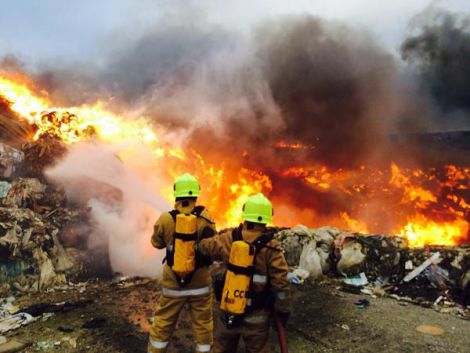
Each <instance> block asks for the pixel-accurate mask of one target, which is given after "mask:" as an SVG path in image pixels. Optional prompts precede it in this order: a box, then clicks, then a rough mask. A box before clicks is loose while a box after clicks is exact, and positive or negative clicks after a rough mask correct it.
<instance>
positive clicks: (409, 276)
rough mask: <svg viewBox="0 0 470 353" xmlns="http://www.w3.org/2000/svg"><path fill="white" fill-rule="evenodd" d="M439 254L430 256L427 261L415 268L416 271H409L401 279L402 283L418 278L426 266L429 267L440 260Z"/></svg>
mask: <svg viewBox="0 0 470 353" xmlns="http://www.w3.org/2000/svg"><path fill="white" fill-rule="evenodd" d="M440 256H441V254H440V253H439V252H435V253H434V254H432V256H431V257H430V258H429V259H427V260H426V261H424V262H423V263H422V264H421V265H419V266H418V267H416V269H414V270H413V271H411V272H410V273H408V274H407V275H406V276H405V278H403V281H404V282H409V281H411V280H412V279H413V278H415V277H416V276H418V275H419V274H420V273H421V272H423V271H424V269H425V268H426V267H428V266H430V265H431V264H432V263H436V262H437V260H438V259H439V258H440Z"/></svg>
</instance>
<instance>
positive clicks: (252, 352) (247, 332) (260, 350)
mask: <svg viewBox="0 0 470 353" xmlns="http://www.w3.org/2000/svg"><path fill="white" fill-rule="evenodd" d="M240 338H242V339H243V341H244V343H245V352H246V353H269V352H270V347H269V342H268V339H269V321H267V322H265V323H260V324H248V323H244V324H242V325H241V326H240V327H237V328H232V329H227V328H226V327H225V326H224V324H223V323H222V322H221V320H217V324H216V334H215V342H214V353H236V352H237V348H238V342H239V340H240Z"/></svg>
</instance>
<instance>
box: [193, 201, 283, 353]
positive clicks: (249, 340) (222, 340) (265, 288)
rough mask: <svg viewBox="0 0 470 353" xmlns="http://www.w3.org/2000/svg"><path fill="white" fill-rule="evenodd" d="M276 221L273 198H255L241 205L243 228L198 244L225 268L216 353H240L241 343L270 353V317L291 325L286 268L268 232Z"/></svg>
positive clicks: (219, 291)
mask: <svg viewBox="0 0 470 353" xmlns="http://www.w3.org/2000/svg"><path fill="white" fill-rule="evenodd" d="M272 216H273V207H272V204H271V202H270V201H269V199H268V198H266V197H265V196H264V195H263V194H261V193H259V194H256V195H252V196H250V197H249V198H248V200H247V201H246V203H245V204H244V206H243V215H242V219H243V224H241V225H240V226H239V227H238V228H235V229H234V230H233V231H232V230H228V231H225V232H222V233H220V234H219V235H217V236H215V237H212V238H208V239H203V240H201V241H200V242H199V251H200V252H201V253H203V254H205V255H209V256H213V257H214V259H217V260H221V261H223V262H224V263H225V264H226V271H225V274H224V276H223V279H221V280H220V281H219V285H217V284H216V297H217V299H218V300H219V301H220V305H219V306H220V311H219V314H218V315H217V316H218V318H216V335H215V342H214V353H235V352H237V347H238V342H239V340H240V338H242V339H243V340H244V343H245V347H246V348H245V349H246V352H247V353H266V352H269V344H268V335H269V323H270V319H271V314H272V313H273V311H275V312H276V314H277V316H278V317H279V318H280V321H281V322H282V324H283V325H284V326H285V324H286V322H287V319H288V317H289V313H290V306H291V303H290V300H289V282H288V280H287V272H288V266H287V263H286V260H285V258H284V255H283V253H282V251H281V250H280V247H279V243H278V242H277V241H276V240H275V239H273V234H274V232H272V231H269V230H268V229H267V228H266V225H267V224H269V223H271V222H272ZM216 283H217V281H216ZM217 288H218V289H217Z"/></svg>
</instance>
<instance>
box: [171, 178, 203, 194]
mask: <svg viewBox="0 0 470 353" xmlns="http://www.w3.org/2000/svg"><path fill="white" fill-rule="evenodd" d="M173 190H174V191H175V198H177V197H198V196H199V194H200V193H201V187H200V186H199V182H198V181H197V179H196V178H195V177H193V176H192V175H191V174H189V173H184V174H183V175H181V176H179V177H178V178H176V181H175V185H174V186H173Z"/></svg>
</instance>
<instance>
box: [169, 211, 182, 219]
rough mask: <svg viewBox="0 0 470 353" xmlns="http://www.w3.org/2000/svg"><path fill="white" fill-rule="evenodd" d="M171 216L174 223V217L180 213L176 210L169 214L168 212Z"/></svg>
mask: <svg viewBox="0 0 470 353" xmlns="http://www.w3.org/2000/svg"><path fill="white" fill-rule="evenodd" d="M168 213H169V214H170V216H171V218H173V221H175V222H176V216H177V215H178V214H179V213H180V211H178V210H171V211H170V212H168Z"/></svg>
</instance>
